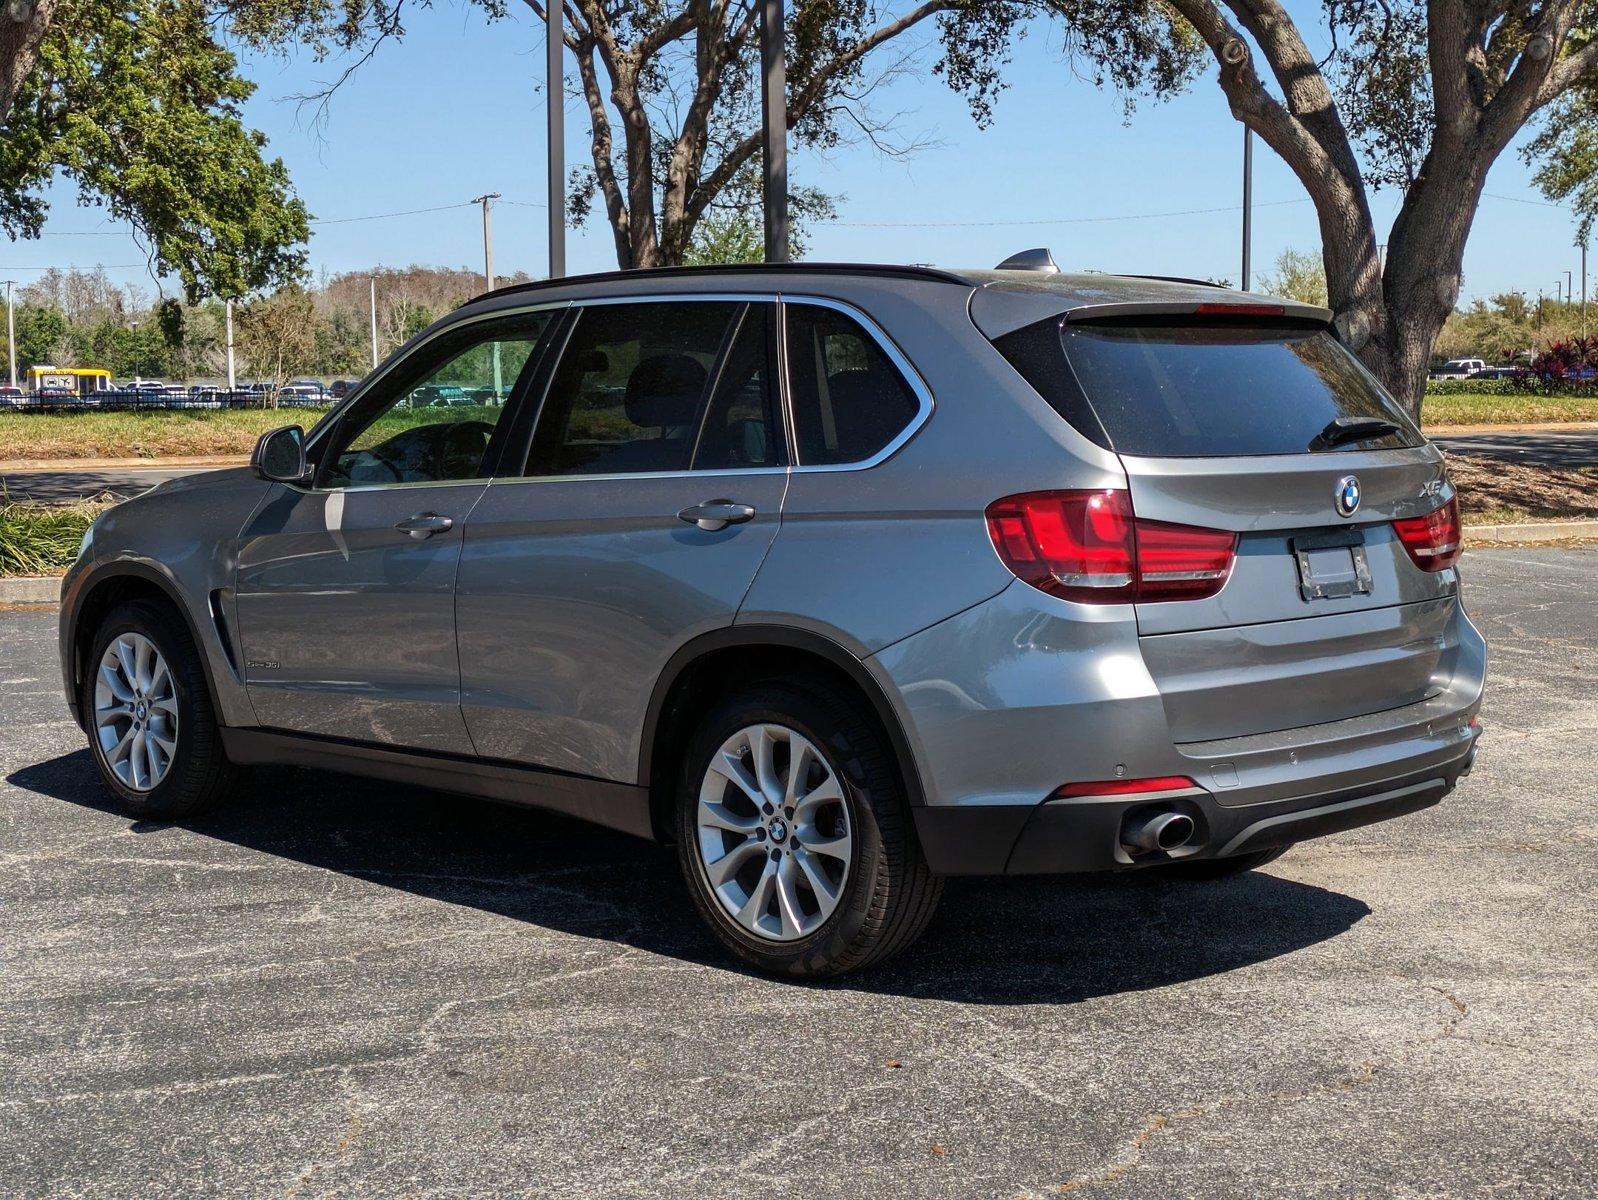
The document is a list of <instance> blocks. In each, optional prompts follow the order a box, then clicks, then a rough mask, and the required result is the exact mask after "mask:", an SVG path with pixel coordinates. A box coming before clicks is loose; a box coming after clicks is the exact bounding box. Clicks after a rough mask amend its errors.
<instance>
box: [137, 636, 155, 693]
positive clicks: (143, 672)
mask: <svg viewBox="0 0 1598 1200" xmlns="http://www.w3.org/2000/svg"><path fill="white" fill-rule="evenodd" d="M154 653H155V647H154V646H152V645H150V643H149V642H148V641H147V640H146V639H144V638H140V639H139V640H138V641H136V642H134V643H133V682H134V683H135V684H136V685H137V686H138V688H139V690H141V691H144V692H148V691H149V690H150V679H151V674H152V671H151V664H150V659H151V658H152V657H153V656H154Z"/></svg>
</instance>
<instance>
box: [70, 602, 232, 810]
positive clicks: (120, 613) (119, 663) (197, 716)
mask: <svg viewBox="0 0 1598 1200" xmlns="http://www.w3.org/2000/svg"><path fill="white" fill-rule="evenodd" d="M86 666H87V670H86V671H85V672H84V680H83V685H82V688H83V690H82V692H81V694H80V706H81V707H80V711H81V712H82V713H83V714H84V718H85V724H86V725H87V726H88V731H89V749H90V752H91V753H92V754H93V756H94V765H95V766H96V767H97V768H98V769H99V772H100V779H101V781H102V782H103V783H104V784H105V786H106V788H107V790H109V791H110V792H111V793H112V794H113V795H114V796H116V798H117V800H118V801H119V802H120V803H121V806H122V808H123V810H124V811H125V812H126V813H128V815H129V816H133V817H140V818H153V819H157V820H172V819H174V818H178V817H186V816H192V815H193V814H195V813H198V812H201V811H203V810H205V809H207V808H210V807H211V806H213V805H214V804H216V803H217V801H219V800H220V799H221V798H222V796H223V794H224V793H225V791H226V787H227V779H228V773H229V766H228V761H227V756H226V755H225V754H224V753H223V750H222V739H221V734H220V733H219V731H218V722H217V717H216V708H215V706H214V705H213V704H212V701H211V690H210V686H209V684H208V683H207V680H206V677H205V668H204V665H203V664H202V663H201V661H200V651H199V649H198V647H196V646H195V644H194V640H193V639H192V638H191V637H190V636H189V631H188V629H187V628H186V627H185V626H184V624H183V622H182V620H181V619H179V617H178V616H177V615H176V614H175V613H173V612H171V611H170V610H169V609H167V608H165V607H163V606H160V605H157V604H152V603H150V602H148V601H143V600H137V601H133V602H131V603H128V604H123V605H121V606H120V607H118V608H115V609H113V610H112V611H111V612H110V613H108V614H107V615H106V618H105V620H103V621H102V622H101V623H100V627H99V629H98V630H96V631H95V635H94V640H93V643H92V644H91V646H90V650H89V659H88V662H87V664H86Z"/></svg>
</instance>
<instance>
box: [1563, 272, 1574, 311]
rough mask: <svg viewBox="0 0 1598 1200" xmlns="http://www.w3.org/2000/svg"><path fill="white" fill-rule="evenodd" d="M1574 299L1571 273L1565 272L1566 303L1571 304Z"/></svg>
mask: <svg viewBox="0 0 1598 1200" xmlns="http://www.w3.org/2000/svg"><path fill="white" fill-rule="evenodd" d="M1572 298H1573V293H1572V292H1571V290H1570V272H1569V271H1566V272H1565V303H1566V304H1569V303H1570V301H1571V299H1572Z"/></svg>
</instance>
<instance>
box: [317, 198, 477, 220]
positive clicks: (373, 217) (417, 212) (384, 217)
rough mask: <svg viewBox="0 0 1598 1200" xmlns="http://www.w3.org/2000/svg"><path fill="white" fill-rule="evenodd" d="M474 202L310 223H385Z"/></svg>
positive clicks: (466, 206)
mask: <svg viewBox="0 0 1598 1200" xmlns="http://www.w3.org/2000/svg"><path fill="white" fill-rule="evenodd" d="M475 203H476V201H475V200H463V201H462V202H461V203H459V204H438V205H435V206H434V207H432V208H411V209H407V210H405V211H404V212H387V213H371V214H369V215H367V216H364V217H328V218H326V219H324V220H320V221H312V222H311V224H312V225H351V224H353V223H355V222H356V221H386V220H388V219H389V218H390V217H415V216H419V215H421V214H422V213H436V212H448V211H449V210H451V209H454V208H471V207H472V205H474V204H475Z"/></svg>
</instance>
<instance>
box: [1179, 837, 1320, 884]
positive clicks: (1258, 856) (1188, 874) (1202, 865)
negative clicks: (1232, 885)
mask: <svg viewBox="0 0 1598 1200" xmlns="http://www.w3.org/2000/svg"><path fill="white" fill-rule="evenodd" d="M1292 848H1293V847H1292V846H1291V845H1288V846H1277V847H1276V848H1275V849H1274V850H1256V851H1254V852H1253V853H1252V854H1234V855H1232V856H1231V857H1230V858H1202V859H1200V860H1199V861H1198V862H1171V863H1161V864H1159V865H1158V866H1154V867H1149V868H1148V870H1150V871H1152V872H1154V873H1155V874H1157V875H1160V876H1162V877H1164V878H1166V879H1190V880H1192V881H1194V882H1195V883H1197V882H1202V881H1204V880H1209V879H1230V878H1231V877H1232V876H1233V875H1242V874H1243V873H1244V872H1246V871H1252V870H1254V869H1255V868H1256V867H1263V866H1264V865H1265V864H1266V863H1273V862H1275V861H1276V860H1277V859H1279V858H1281V857H1282V855H1284V854H1286V853H1287V852H1288V851H1289V850H1291V849H1292Z"/></svg>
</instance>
